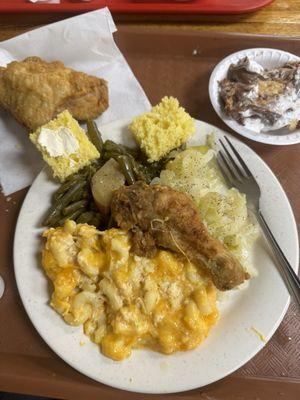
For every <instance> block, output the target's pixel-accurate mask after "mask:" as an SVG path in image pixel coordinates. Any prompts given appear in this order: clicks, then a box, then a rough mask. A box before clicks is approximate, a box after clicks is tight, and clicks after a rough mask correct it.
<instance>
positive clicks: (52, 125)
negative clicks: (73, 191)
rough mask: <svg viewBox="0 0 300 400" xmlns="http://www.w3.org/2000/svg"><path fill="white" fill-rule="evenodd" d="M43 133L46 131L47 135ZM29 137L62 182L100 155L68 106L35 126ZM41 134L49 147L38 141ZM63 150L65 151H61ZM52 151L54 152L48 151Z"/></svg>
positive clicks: (54, 174)
mask: <svg viewBox="0 0 300 400" xmlns="http://www.w3.org/2000/svg"><path fill="white" fill-rule="evenodd" d="M62 131H63V135H62ZM45 135H47V136H46V139H45ZM29 137H30V140H31V141H32V142H33V143H34V144H35V146H36V147H37V149H38V150H39V151H40V152H41V153H42V156H43V159H44V160H45V161H46V163H47V164H48V165H49V166H50V167H51V168H52V171H53V176H54V177H57V178H58V179H59V180H60V181H61V182H63V181H64V180H65V179H66V178H67V177H68V176H69V175H72V174H73V173H74V172H77V171H78V170H80V169H81V168H82V167H85V166H86V165H89V164H90V163H91V161H92V160H94V159H96V158H98V157H99V156H100V154H99V152H98V150H97V149H96V147H95V146H94V145H93V144H92V143H91V142H90V140H89V139H88V137H87V136H86V134H85V132H84V130H83V129H82V128H81V127H80V126H79V124H78V122H77V121H76V120H75V119H74V118H73V117H72V115H71V114H70V113H69V111H67V110H65V111H63V112H62V113H60V114H59V115H58V116H57V117H56V118H55V119H53V120H52V121H50V122H48V123H47V124H45V125H43V126H41V127H40V128H38V129H37V130H36V131H35V132H34V133H31V134H30V135H29ZM42 137H43V138H44V141H45V140H47V144H49V146H50V145H51V146H52V147H51V151H50V147H47V146H46V145H43V144H41V143H42V141H41V139H42ZM49 138H50V139H51V140H52V143H51V142H50V139H49ZM57 141H58V142H57ZM72 146H73V150H74V151H73V150H72ZM62 151H63V152H64V153H63V154H60V153H61V152H62ZM51 152H53V154H54V155H53V154H52V155H51Z"/></svg>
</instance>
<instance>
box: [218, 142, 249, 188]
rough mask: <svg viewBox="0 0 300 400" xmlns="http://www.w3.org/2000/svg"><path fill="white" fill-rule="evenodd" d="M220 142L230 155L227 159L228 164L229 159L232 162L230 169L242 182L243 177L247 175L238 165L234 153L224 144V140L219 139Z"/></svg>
mask: <svg viewBox="0 0 300 400" xmlns="http://www.w3.org/2000/svg"><path fill="white" fill-rule="evenodd" d="M219 142H220V143H221V146H222V147H223V149H224V151H225V153H226V155H227V157H228V161H227V164H228V165H229V161H230V164H231V168H230V170H231V172H232V174H233V175H234V176H235V177H236V178H237V179H238V180H239V181H240V182H241V181H242V179H243V178H245V175H244V174H243V172H242V170H241V169H240V167H239V166H238V165H237V163H236V162H235V160H234V159H233V157H232V155H231V154H230V153H229V151H228V150H227V148H226V146H225V145H224V143H223V142H222V140H221V139H219ZM224 158H225V157H224Z"/></svg>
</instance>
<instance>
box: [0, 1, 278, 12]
mask: <svg viewBox="0 0 300 400" xmlns="http://www.w3.org/2000/svg"><path fill="white" fill-rule="evenodd" d="M272 1H273V0H166V1H164V0H161V1H160V0H153V1H146V0H145V1H143V0H92V1H90V2H80V1H72V0H61V3H60V4H42V3H31V2H29V1H28V0H1V2H0V12H9V13H14V12H27V13H35V12H36V13H44V12H87V11H91V10H96V9H99V8H102V7H105V6H107V7H109V9H110V11H111V12H112V13H120V14H123V13H124V14H148V13H149V14H197V13H198V14H242V13H249V12H253V11H256V10H258V9H260V8H262V7H264V6H266V5H267V4H270V3H271V2H272Z"/></svg>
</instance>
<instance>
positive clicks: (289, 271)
mask: <svg viewBox="0 0 300 400" xmlns="http://www.w3.org/2000/svg"><path fill="white" fill-rule="evenodd" d="M256 216H257V220H258V222H259V225H260V227H261V229H262V231H263V233H264V235H265V238H266V239H267V241H268V243H269V244H270V246H271V248H272V250H273V254H274V256H275V258H276V261H277V263H276V266H277V269H278V272H279V273H280V275H281V277H282V279H283V281H284V283H285V285H286V287H287V289H288V291H289V293H290V295H291V296H292V297H293V299H294V300H295V302H296V303H297V305H298V307H299V308H300V279H299V278H298V276H297V275H296V273H295V271H294V270H293V268H292V267H291V265H290V263H289V262H288V260H287V258H286V256H285V255H284V253H283V251H282V250H281V248H280V247H279V244H278V243H277V241H276V239H275V237H274V235H273V234H272V232H271V230H270V228H269V226H268V224H267V222H266V220H265V218H264V216H263V215H262V213H261V211H258V213H257V215H256Z"/></svg>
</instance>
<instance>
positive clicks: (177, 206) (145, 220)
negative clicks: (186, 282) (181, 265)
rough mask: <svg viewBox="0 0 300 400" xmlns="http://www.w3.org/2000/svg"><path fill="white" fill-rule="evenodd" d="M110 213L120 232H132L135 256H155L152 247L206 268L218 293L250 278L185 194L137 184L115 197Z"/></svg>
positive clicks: (124, 188) (126, 187)
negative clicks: (177, 255) (122, 230)
mask: <svg viewBox="0 0 300 400" xmlns="http://www.w3.org/2000/svg"><path fill="white" fill-rule="evenodd" d="M111 209H112V216H113V218H114V219H115V221H116V222H117V224H118V225H119V226H120V228H122V229H125V230H131V231H132V234H133V237H132V240H133V250H134V251H135V252H136V253H137V254H138V255H143V256H150V257H152V256H154V254H155V245H156V246H161V247H164V248H167V249H170V250H173V251H175V252H177V253H181V254H183V255H184V256H185V257H187V258H188V259H189V260H190V261H192V262H193V263H194V264H195V265H198V266H199V267H201V268H205V270H206V271H207V272H208V273H209V274H210V275H211V278H212V281H213V283H214V284H215V286H216V287H217V288H218V289H220V290H229V289H232V288H233V287H235V286H237V285H239V284H241V283H242V282H243V281H244V280H245V279H248V278H249V275H248V274H247V273H246V272H245V271H244V269H243V267H242V266H241V264H240V263H239V261H238V260H237V259H236V258H235V257H234V256H233V255H232V254H231V253H230V252H229V250H227V249H226V248H225V247H224V246H223V244H222V243H221V242H219V241H218V240H217V239H215V238H213V237H212V236H211V235H210V234H209V233H208V231H207V229H206V227H205V225H204V224H203V222H202V221H201V219H200V215H199V213H198V211H197V208H196V205H195V204H194V202H193V201H192V200H191V199H190V198H189V197H188V196H187V195H185V194H184V193H181V192H178V191H177V190H174V189H172V188H169V187H167V186H159V185H151V186H148V185H146V184H144V183H141V182H137V183H136V184H134V185H132V186H125V187H123V188H121V189H118V190H117V191H116V192H115V193H114V195H113V199H112V204H111Z"/></svg>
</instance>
